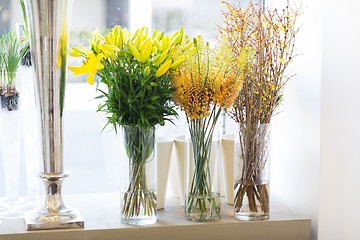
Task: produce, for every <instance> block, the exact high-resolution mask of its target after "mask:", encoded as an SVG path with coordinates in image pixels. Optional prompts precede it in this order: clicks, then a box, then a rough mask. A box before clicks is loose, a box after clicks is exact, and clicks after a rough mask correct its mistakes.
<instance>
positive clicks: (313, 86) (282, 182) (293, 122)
mask: <svg viewBox="0 0 360 240" xmlns="http://www.w3.org/2000/svg"><path fill="white" fill-rule="evenodd" d="M302 2H303V10H304V12H305V13H304V15H303V16H302V17H301V18H300V19H299V20H300V21H299V22H301V23H303V31H302V32H300V34H299V35H298V37H297V46H298V51H297V52H298V53H300V54H302V55H301V56H299V57H297V59H296V60H295V61H294V64H293V65H291V66H290V69H289V70H291V71H292V72H293V73H295V74H297V75H296V76H295V77H294V78H293V79H292V80H291V81H290V82H289V83H288V85H287V87H286V90H285V93H284V102H283V106H281V107H280V109H279V110H280V111H282V112H280V114H279V115H277V116H275V117H274V118H273V121H272V163H271V192H272V195H273V197H274V198H275V197H276V198H279V199H280V200H281V201H283V202H284V203H285V204H286V205H288V206H290V207H292V208H294V209H296V210H297V211H299V212H301V213H302V214H303V215H304V216H306V217H311V219H312V224H311V228H312V239H313V240H315V239H317V215H318V214H317V211H318V209H317V205H318V187H319V184H318V183H319V179H318V173H319V161H320V86H321V31H319V30H320V29H321V8H322V5H321V2H320V1H312V0H302ZM267 3H269V2H268V1H267ZM283 3H286V1H281V0H273V1H272V3H270V4H274V6H277V7H281V5H282V4H283Z"/></svg>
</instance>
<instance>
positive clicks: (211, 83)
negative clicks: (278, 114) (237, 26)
mask: <svg viewBox="0 0 360 240" xmlns="http://www.w3.org/2000/svg"><path fill="white" fill-rule="evenodd" d="M243 62H245V61H244V60H243V59H242V58H238V59H235V58H234V57H233V54H232V51H231V48H230V46H229V45H227V44H226V42H225V41H223V42H221V43H220V44H219V45H218V46H217V47H216V48H215V49H214V50H211V49H210V48H209V46H208V43H205V42H204V41H203V39H202V38H201V37H200V36H199V37H197V38H195V39H194V48H192V49H191V51H189V60H188V61H187V62H186V63H185V64H184V65H183V66H182V67H180V68H179V69H178V70H177V71H176V72H175V73H174V79H173V84H174V88H175V92H174V93H173V95H174V97H173V98H174V102H175V104H176V105H178V106H180V107H181V109H182V110H183V111H185V113H186V117H187V122H188V127H189V131H190V137H191V145H192V149H193V150H192V152H191V154H192V155H193V159H194V162H190V163H189V164H190V165H191V166H194V167H188V168H187V169H188V171H191V172H188V174H187V176H188V177H189V179H188V180H189V183H188V184H187V187H188V189H187V190H186V200H185V217H186V219H188V220H192V221H209V220H218V219H219V218H220V195H219V192H218V190H217V189H216V187H215V186H214V185H215V184H214V183H213V184H212V181H211V180H212V179H213V175H214V174H213V172H212V171H211V168H212V167H210V166H211V165H214V164H212V163H210V152H211V145H212V138H213V132H214V129H215V125H216V122H217V120H218V118H219V116H220V113H221V110H222V109H223V108H228V107H230V106H232V103H233V101H234V99H235V97H236V96H237V95H238V93H239V90H240V87H241V83H242V78H241V73H242V68H243V65H244V64H243ZM189 169H191V170H189ZM215 175H216V174H215Z"/></svg>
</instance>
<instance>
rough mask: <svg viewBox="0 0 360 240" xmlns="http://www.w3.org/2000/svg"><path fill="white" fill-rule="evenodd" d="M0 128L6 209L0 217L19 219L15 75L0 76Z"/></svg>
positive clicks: (18, 93)
mask: <svg viewBox="0 0 360 240" xmlns="http://www.w3.org/2000/svg"><path fill="white" fill-rule="evenodd" d="M0 85H1V86H0V99H1V100H0V102H1V107H0V112H1V115H0V125H1V133H0V135H1V136H2V137H3V139H2V159H3V164H4V173H5V187H6V199H7V202H8V208H7V209H6V210H5V211H2V212H1V217H5V218H14V217H21V216H22V214H21V213H20V211H19V210H18V198H19V180H20V150H21V149H20V144H21V127H22V126H21V111H20V110H21V101H20V100H21V97H22V94H21V90H22V89H21V78H20V74H19V73H17V72H3V73H2V77H1V83H0Z"/></svg>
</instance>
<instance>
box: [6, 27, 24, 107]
mask: <svg viewBox="0 0 360 240" xmlns="http://www.w3.org/2000/svg"><path fill="white" fill-rule="evenodd" d="M23 41H24V39H23V38H21V37H18V36H15V34H14V33H11V32H5V33H4V34H3V35H2V36H1V39H0V46H1V50H0V58H1V60H0V63H2V84H1V89H0V94H1V106H2V108H7V109H8V110H9V111H12V110H17V108H18V98H19V89H17V88H16V87H17V86H16V82H15V79H16V76H17V70H18V68H19V65H20V61H21V59H22V58H23V57H24V55H25V54H26V48H22V43H23Z"/></svg>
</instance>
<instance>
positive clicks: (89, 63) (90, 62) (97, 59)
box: [69, 53, 104, 85]
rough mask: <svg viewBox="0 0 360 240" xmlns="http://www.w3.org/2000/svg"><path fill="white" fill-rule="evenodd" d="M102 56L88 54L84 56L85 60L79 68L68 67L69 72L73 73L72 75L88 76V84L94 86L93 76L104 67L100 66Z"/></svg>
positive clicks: (100, 54)
mask: <svg viewBox="0 0 360 240" xmlns="http://www.w3.org/2000/svg"><path fill="white" fill-rule="evenodd" d="M103 57H104V54H102V53H99V54H97V55H95V54H94V53H89V54H87V55H86V60H85V61H84V62H83V64H82V65H81V66H80V67H69V69H70V70H71V71H73V72H74V75H82V74H89V73H90V74H89V75H88V76H87V77H86V80H87V82H88V83H89V84H91V85H94V76H95V74H96V73H97V71H98V70H99V69H103V68H104V65H102V64H101V60H102V59H103Z"/></svg>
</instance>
